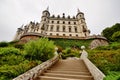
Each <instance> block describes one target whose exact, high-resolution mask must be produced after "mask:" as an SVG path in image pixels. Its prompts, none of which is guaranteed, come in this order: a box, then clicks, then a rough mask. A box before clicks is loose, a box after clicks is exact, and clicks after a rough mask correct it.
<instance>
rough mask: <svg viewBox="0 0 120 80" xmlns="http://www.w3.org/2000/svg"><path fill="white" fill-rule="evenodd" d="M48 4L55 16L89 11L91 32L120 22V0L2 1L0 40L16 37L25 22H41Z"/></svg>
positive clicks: (0, 6) (0, 5) (97, 32)
mask: <svg viewBox="0 0 120 80" xmlns="http://www.w3.org/2000/svg"><path fill="white" fill-rule="evenodd" d="M47 6H49V11H50V13H51V15H52V14H55V15H58V14H59V15H61V16H62V14H63V13H65V15H66V16H67V15H71V16H74V15H76V14H77V8H79V9H80V11H81V12H83V13H84V14H85V19H86V23H87V26H88V28H89V29H90V30H91V35H92V34H100V33H101V31H102V30H103V29H104V28H106V27H109V26H112V25H113V24H115V23H120V0H0V41H11V40H13V38H14V35H15V33H16V31H17V28H19V27H20V26H21V25H22V24H24V25H25V24H28V23H29V22H30V21H35V22H40V19H41V13H42V11H43V10H45V9H46V8H47Z"/></svg>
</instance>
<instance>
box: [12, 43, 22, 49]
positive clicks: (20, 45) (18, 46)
mask: <svg viewBox="0 0 120 80" xmlns="http://www.w3.org/2000/svg"><path fill="white" fill-rule="evenodd" d="M14 47H15V48H18V49H24V44H15V45H14Z"/></svg>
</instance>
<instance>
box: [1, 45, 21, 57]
mask: <svg viewBox="0 0 120 80" xmlns="http://www.w3.org/2000/svg"><path fill="white" fill-rule="evenodd" d="M11 54H15V55H19V54H20V50H19V49H16V48H14V47H5V48H0V56H5V55H11Z"/></svg>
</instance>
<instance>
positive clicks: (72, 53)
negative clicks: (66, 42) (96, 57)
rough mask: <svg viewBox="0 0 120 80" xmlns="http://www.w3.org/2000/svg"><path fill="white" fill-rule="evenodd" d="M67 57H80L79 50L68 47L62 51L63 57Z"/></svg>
mask: <svg viewBox="0 0 120 80" xmlns="http://www.w3.org/2000/svg"><path fill="white" fill-rule="evenodd" d="M67 57H80V53H79V50H77V49H71V48H69V47H68V48H66V49H65V50H63V51H62V58H63V59H66V58H67Z"/></svg>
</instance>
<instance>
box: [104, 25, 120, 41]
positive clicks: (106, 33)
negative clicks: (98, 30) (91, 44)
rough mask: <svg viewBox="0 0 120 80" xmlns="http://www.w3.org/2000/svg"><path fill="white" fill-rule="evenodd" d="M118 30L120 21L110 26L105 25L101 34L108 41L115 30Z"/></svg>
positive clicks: (119, 29)
mask: <svg viewBox="0 0 120 80" xmlns="http://www.w3.org/2000/svg"><path fill="white" fill-rule="evenodd" d="M117 31H120V23H116V24H115V25H113V26H111V27H107V28H105V29H104V30H103V31H102V35H103V36H104V37H106V38H107V39H108V40H109V41H113V39H112V36H113V34H114V33H115V32H117Z"/></svg>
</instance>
